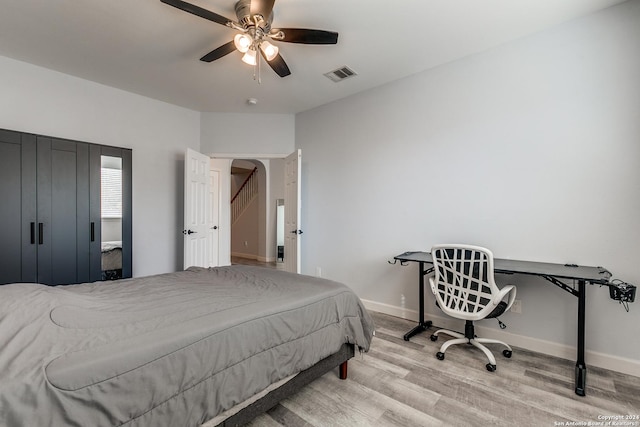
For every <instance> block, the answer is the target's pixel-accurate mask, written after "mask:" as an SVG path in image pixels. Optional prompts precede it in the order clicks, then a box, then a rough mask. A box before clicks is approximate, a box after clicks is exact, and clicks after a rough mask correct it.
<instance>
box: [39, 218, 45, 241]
mask: <svg viewBox="0 0 640 427" xmlns="http://www.w3.org/2000/svg"><path fill="white" fill-rule="evenodd" d="M43 243H44V224H43V223H41V222H39V223H38V244H39V245H41V244H43Z"/></svg>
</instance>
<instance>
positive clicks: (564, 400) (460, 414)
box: [250, 313, 640, 427]
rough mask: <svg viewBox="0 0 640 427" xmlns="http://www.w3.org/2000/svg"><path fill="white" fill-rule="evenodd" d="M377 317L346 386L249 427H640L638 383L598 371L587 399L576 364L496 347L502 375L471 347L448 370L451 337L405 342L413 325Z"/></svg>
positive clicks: (592, 371)
mask: <svg viewBox="0 0 640 427" xmlns="http://www.w3.org/2000/svg"><path fill="white" fill-rule="evenodd" d="M372 315H373V317H374V320H375V322H376V337H375V338H374V340H373V343H372V347H371V351H370V352H369V353H367V354H364V355H356V357H355V358H353V359H351V361H349V378H348V379H347V380H344V381H342V380H340V379H338V376H337V370H336V372H330V373H328V374H326V375H324V376H323V377H321V378H319V379H318V380H316V381H315V382H313V383H311V384H310V385H308V386H307V387H305V388H304V389H302V390H301V391H300V392H299V393H298V394H296V395H294V396H292V397H290V398H288V399H286V400H284V401H282V402H281V403H280V404H279V405H277V406H276V407H275V408H273V409H272V410H270V411H269V412H268V413H267V414H264V415H261V416H260V417H258V418H256V419H255V420H254V421H253V422H252V423H251V424H250V426H253V427H258V426H296V427H297V426H315V427H325V426H402V427H410V426H489V425H493V426H518V427H520V426H560V425H564V426H566V425H585V426H586V425H597V424H595V423H598V422H602V423H603V424H602V425H606V421H605V420H603V419H602V418H603V417H606V416H620V417H623V418H622V419H621V420H618V422H621V421H622V422H626V423H627V424H617V425H627V426H640V420H639V419H624V417H625V416H634V415H635V416H640V378H638V377H631V376H628V375H623V374H620V373H616V372H613V371H608V370H605V369H599V368H595V367H591V366H589V367H588V369H589V370H588V373H587V396H585V397H580V396H577V395H576V394H575V393H574V386H573V376H574V365H575V361H570V360H563V359H558V358H554V357H550V356H546V355H543V354H539V353H534V352H530V351H526V350H522V349H518V348H514V352H513V357H512V358H511V359H506V358H504V357H503V356H502V354H501V351H502V350H501V348H500V347H495V348H494V347H493V346H491V345H490V347H491V348H494V354H495V355H496V360H497V366H498V368H497V370H496V372H488V371H487V370H486V368H485V364H486V363H487V361H486V360H485V356H484V354H483V353H481V352H480V350H477V349H474V348H469V347H467V346H454V347H450V348H449V349H448V350H447V356H446V359H445V360H443V361H439V360H437V359H436V357H435V353H436V352H437V351H438V349H439V347H440V345H441V344H442V340H443V339H445V337H444V336H443V337H442V338H440V339H439V340H438V341H437V342H431V341H430V339H429V336H430V334H431V332H430V331H427V332H425V333H423V334H421V335H418V336H416V337H413V338H412V339H411V341H410V342H406V341H404V340H403V339H402V336H403V335H404V333H405V332H406V331H408V330H409V329H411V327H413V326H414V325H413V323H412V322H409V321H406V320H403V319H398V318H395V317H391V316H387V315H383V314H379V313H372ZM587 364H588V360H587ZM589 422H591V423H592V424H588V423H589ZM570 423H574V424H570ZM609 425H616V424H614V423H611V424H609Z"/></svg>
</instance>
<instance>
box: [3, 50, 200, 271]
mask: <svg viewBox="0 0 640 427" xmlns="http://www.w3.org/2000/svg"><path fill="white" fill-rule="evenodd" d="M0 94H2V96H0V128H5V129H12V130H16V131H22V132H31V133H36V134H43V135H50V136H55V137H60V138H69V139H74V140H79V141H86V142H91V143H96V144H105V145H112V146H117V147H124V148H131V149H133V274H134V275H135V276H143V275H148V274H154V273H161V272H168V271H175V270H176V269H181V267H182V234H180V231H181V230H182V215H183V214H182V206H183V201H182V199H183V192H184V190H183V187H184V183H183V181H184V177H183V176H184V153H185V151H186V149H187V148H193V149H199V148H200V113H198V112H194V111H191V110H187V109H184V108H180V107H176V106H172V105H169V104H166V103H163V102H159V101H155V100H152V99H149V98H145V97H142V96H138V95H134V94H131V93H127V92H124V91H121V90H117V89H113V88H110V87H107V86H103V85H99V84H96V83H93V82H89V81H87V80H82V79H79V78H75V77H71V76H68V75H65V74H61V73H58V72H55V71H51V70H47V69H44V68H40V67H36V66H33V65H29V64H26V63H23V62H19V61H14V60H12V59H9V58H5V57H0Z"/></svg>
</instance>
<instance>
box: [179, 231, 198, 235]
mask: <svg viewBox="0 0 640 427" xmlns="http://www.w3.org/2000/svg"><path fill="white" fill-rule="evenodd" d="M196 233H197V231H191V230H182V234H185V235H186V234H196Z"/></svg>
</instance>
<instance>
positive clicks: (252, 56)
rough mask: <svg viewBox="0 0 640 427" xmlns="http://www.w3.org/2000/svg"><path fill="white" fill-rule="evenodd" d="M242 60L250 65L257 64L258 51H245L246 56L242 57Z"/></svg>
mask: <svg viewBox="0 0 640 427" xmlns="http://www.w3.org/2000/svg"><path fill="white" fill-rule="evenodd" d="M242 62H244V63H245V64H249V65H256V64H257V60H256V51H255V49H249V50H247V53H245V54H244V56H243V57H242Z"/></svg>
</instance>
